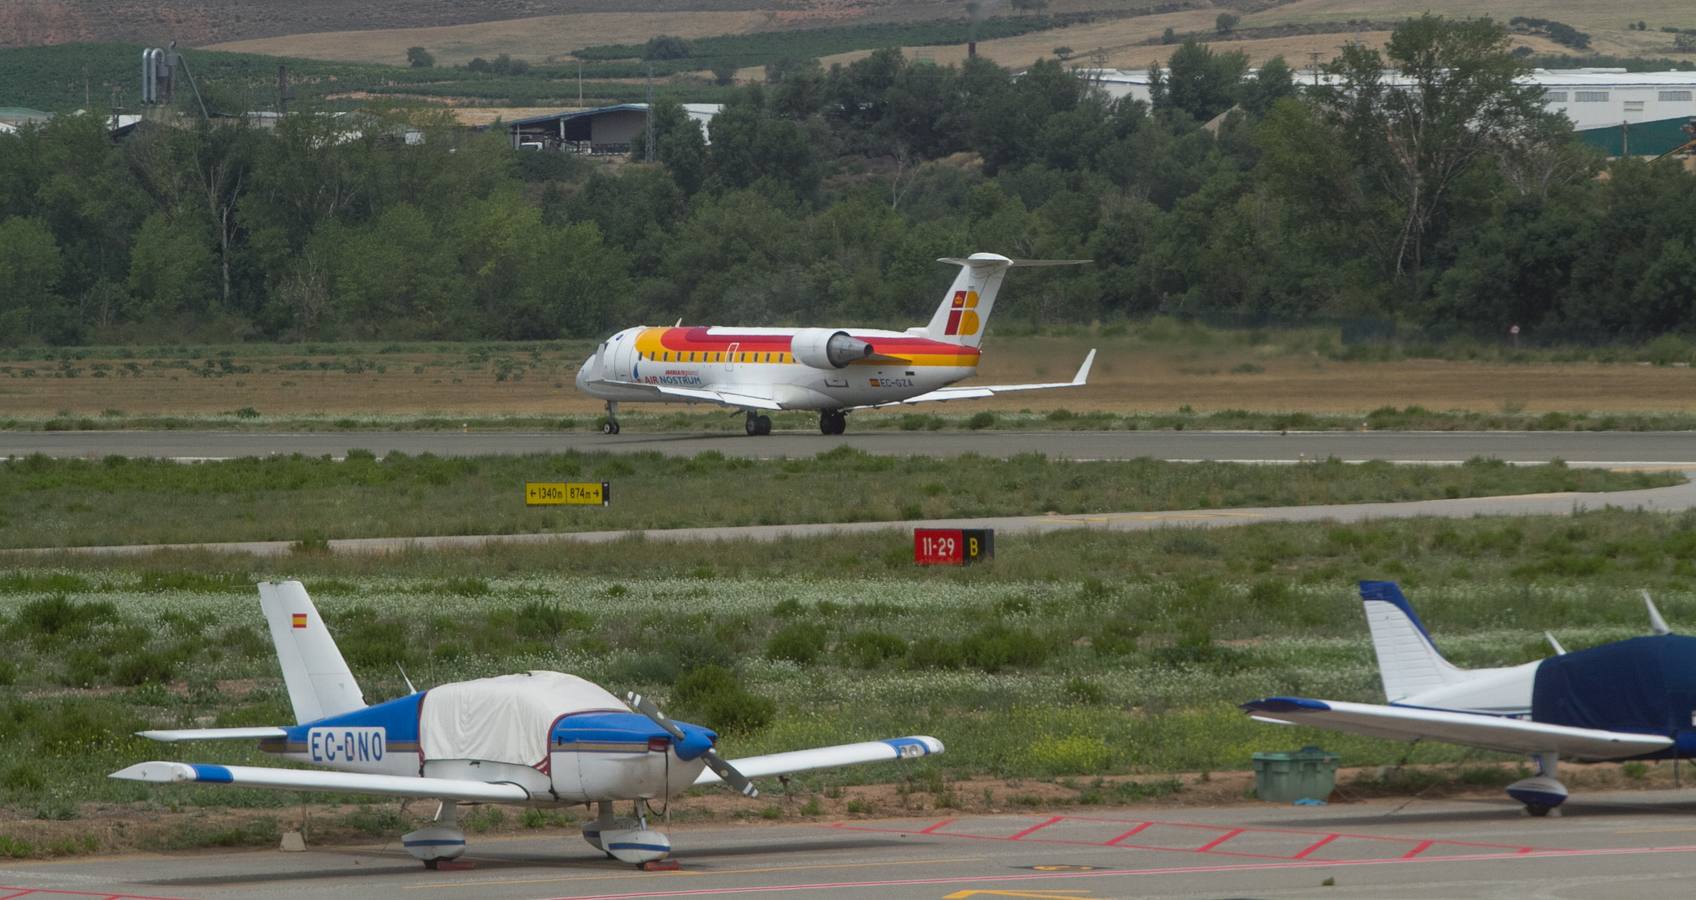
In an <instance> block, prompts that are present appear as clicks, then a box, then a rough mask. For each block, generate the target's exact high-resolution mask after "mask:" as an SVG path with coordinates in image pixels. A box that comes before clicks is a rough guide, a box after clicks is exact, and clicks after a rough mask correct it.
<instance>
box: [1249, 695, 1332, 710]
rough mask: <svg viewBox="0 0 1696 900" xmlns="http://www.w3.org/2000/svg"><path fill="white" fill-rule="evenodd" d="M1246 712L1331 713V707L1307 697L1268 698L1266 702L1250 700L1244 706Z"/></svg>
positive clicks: (1321, 701)
mask: <svg viewBox="0 0 1696 900" xmlns="http://www.w3.org/2000/svg"><path fill="white" fill-rule="evenodd" d="M1242 709H1243V711H1244V712H1269V713H1291V712H1329V711H1330V710H1331V705H1330V704H1329V703H1326V702H1325V701H1323V700H1309V699H1307V698H1306V697H1267V698H1266V699H1264V700H1250V701H1249V702H1247V703H1244V704H1243V705H1242Z"/></svg>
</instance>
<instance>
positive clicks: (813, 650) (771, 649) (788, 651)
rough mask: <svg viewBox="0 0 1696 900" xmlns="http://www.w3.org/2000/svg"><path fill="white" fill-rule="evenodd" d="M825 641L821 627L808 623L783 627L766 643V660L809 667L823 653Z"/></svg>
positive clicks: (824, 634)
mask: <svg viewBox="0 0 1696 900" xmlns="http://www.w3.org/2000/svg"><path fill="white" fill-rule="evenodd" d="M825 639H826V632H825V629H824V627H823V626H821V625H815V624H812V623H809V622H796V623H794V624H791V625H785V626H783V627H782V628H780V629H778V630H777V633H776V634H773V635H772V636H771V640H769V641H767V642H766V658H768V659H787V660H789V661H790V662H796V663H800V664H801V665H804V666H805V665H811V664H813V663H814V662H816V661H818V658H819V654H821V653H823V652H824V645H825Z"/></svg>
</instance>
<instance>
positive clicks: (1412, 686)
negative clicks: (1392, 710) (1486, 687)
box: [1360, 581, 1467, 703]
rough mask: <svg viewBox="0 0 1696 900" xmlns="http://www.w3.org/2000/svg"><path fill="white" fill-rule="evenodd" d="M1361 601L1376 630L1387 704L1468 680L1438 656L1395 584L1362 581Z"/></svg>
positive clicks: (1368, 621) (1374, 646) (1374, 644)
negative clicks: (1431, 689)
mask: <svg viewBox="0 0 1696 900" xmlns="http://www.w3.org/2000/svg"><path fill="white" fill-rule="evenodd" d="M1360 599H1361V601H1362V602H1363V603H1364V604H1365V606H1366V624H1367V627H1369V628H1370V629H1371V630H1372V649H1373V650H1374V651H1376V653H1377V655H1378V674H1379V676H1380V677H1381V678H1382V679H1383V681H1384V698H1385V699H1386V700H1388V701H1389V702H1391V703H1395V702H1396V701H1398V700H1401V699H1403V698H1405V697H1408V696H1411V695H1413V694H1417V693H1419V692H1421V691H1425V690H1428V689H1430V688H1435V687H1442V686H1444V685H1449V684H1456V683H1459V682H1462V681H1465V680H1466V677H1467V673H1466V670H1465V669H1460V668H1456V667H1455V666H1453V665H1451V664H1450V663H1449V661H1448V660H1446V659H1444V658H1443V655H1442V654H1441V653H1438V652H1437V645H1436V644H1434V643H1432V641H1431V634H1430V633H1429V632H1427V631H1426V630H1425V624H1424V623H1423V622H1420V621H1419V614H1418V613H1415V612H1414V611H1413V606H1412V605H1411V604H1409V603H1408V602H1407V598H1406V597H1404V596H1402V591H1401V588H1399V587H1397V586H1396V583H1395V582H1393V581H1362V582H1361V583H1360Z"/></svg>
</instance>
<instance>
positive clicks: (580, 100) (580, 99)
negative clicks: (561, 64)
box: [577, 59, 583, 109]
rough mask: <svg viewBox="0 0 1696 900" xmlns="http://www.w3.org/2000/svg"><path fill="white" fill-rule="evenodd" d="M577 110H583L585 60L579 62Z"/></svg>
mask: <svg viewBox="0 0 1696 900" xmlns="http://www.w3.org/2000/svg"><path fill="white" fill-rule="evenodd" d="M577 108H578V109H582V108H583V60H581V59H580V60H578V61H577Z"/></svg>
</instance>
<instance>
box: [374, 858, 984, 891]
mask: <svg viewBox="0 0 1696 900" xmlns="http://www.w3.org/2000/svg"><path fill="white" fill-rule="evenodd" d="M988 858H989V857H987V856H950V857H943V858H926V859H902V860H880V861H878V862H862V863H809V864H807V865H802V866H759V867H755V868H746V869H711V870H705V871H703V870H700V869H676V870H673V871H670V872H642V871H639V870H625V871H617V872H595V873H593V874H585V875H550V876H547V877H545V878H498V879H493V878H492V879H486V880H478V881H436V882H431V883H429V884H414V885H409V886H408V887H407V890H411V891H418V890H429V889H431V888H459V889H460V890H464V889H465V888H468V887H470V888H474V887H478V886H480V885H486V884H547V883H549V882H554V881H594V880H597V879H607V878H629V877H632V876H636V877H669V876H677V875H756V874H761V873H767V872H804V871H807V870H808V869H864V868H869V867H873V866H920V865H931V864H933V863H951V862H977V861H981V860H985V859H988Z"/></svg>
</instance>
